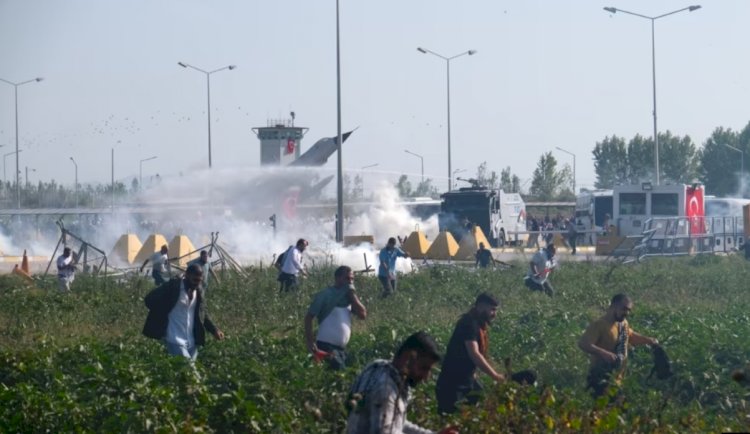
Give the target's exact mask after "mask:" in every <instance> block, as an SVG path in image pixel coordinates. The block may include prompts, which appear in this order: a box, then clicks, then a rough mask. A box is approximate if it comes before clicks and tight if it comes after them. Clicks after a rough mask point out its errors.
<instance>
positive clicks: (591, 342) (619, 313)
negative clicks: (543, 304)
mask: <svg viewBox="0 0 750 434" xmlns="http://www.w3.org/2000/svg"><path fill="white" fill-rule="evenodd" d="M632 310H633V302H632V301H631V300H630V297H628V296H627V295H625V294H617V295H615V296H614V297H612V300H611V301H610V304H609V307H608V308H607V312H606V313H605V314H604V316H602V317H601V318H599V319H598V320H596V321H594V322H592V323H591V324H589V326H588V327H586V331H585V332H584V333H583V336H581V339H580V340H579V341H578V347H579V348H580V349H581V350H582V351H584V352H585V353H587V354H588V355H589V357H590V359H591V365H590V367H589V374H588V377H587V379H586V381H587V386H586V388H587V389H591V391H592V394H593V395H594V397H597V396H601V395H603V394H605V393H606V392H607V388H608V387H609V384H610V381H612V380H614V382H615V383H618V384H619V383H620V381H621V380H622V377H623V375H624V371H625V365H626V364H627V359H628V346H635V345H656V344H658V342H657V340H656V339H654V338H651V337H648V336H643V335H640V334H638V333H636V332H634V331H633V329H631V328H630V325H629V324H628V320H627V317H628V315H630V312H632Z"/></svg>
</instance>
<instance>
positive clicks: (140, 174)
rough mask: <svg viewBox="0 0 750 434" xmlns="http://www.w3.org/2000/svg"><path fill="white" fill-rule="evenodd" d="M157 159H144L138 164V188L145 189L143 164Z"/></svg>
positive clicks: (154, 157)
mask: <svg viewBox="0 0 750 434" xmlns="http://www.w3.org/2000/svg"><path fill="white" fill-rule="evenodd" d="M154 159H156V156H155V155H154V156H153V157H148V158H144V159H143V160H141V161H140V163H138V187H139V188H140V189H143V162H144V161H150V160H154Z"/></svg>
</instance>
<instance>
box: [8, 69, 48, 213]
mask: <svg viewBox="0 0 750 434" xmlns="http://www.w3.org/2000/svg"><path fill="white" fill-rule="evenodd" d="M42 80H44V78H42V77H37V78H32V79H31V80H26V81H22V82H20V83H14V82H12V81H8V80H5V79H4V78H0V81H2V82H3V83H8V84H9V85H11V86H13V94H14V98H15V112H16V207H17V208H21V175H20V173H21V171H20V170H19V168H18V166H19V164H18V153H19V151H18V86H23V85H24V84H27V83H33V82H35V81H36V82H39V81H42Z"/></svg>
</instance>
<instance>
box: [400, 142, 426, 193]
mask: <svg viewBox="0 0 750 434" xmlns="http://www.w3.org/2000/svg"><path fill="white" fill-rule="evenodd" d="M404 152H406V153H407V154H411V155H413V156H415V157H417V158H419V161H420V163H421V164H422V183H423V184H424V157H422V156H421V155H419V154H417V153H415V152H411V151H410V150H408V149H404Z"/></svg>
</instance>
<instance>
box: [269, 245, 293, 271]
mask: <svg viewBox="0 0 750 434" xmlns="http://www.w3.org/2000/svg"><path fill="white" fill-rule="evenodd" d="M291 248H292V246H289V248H288V249H286V250H284V251H283V252H281V253H279V254H278V255H277V256H276V262H274V263H273V266H274V267H276V269H277V270H279V271H281V267H283V266H284V259H286V252H288V251H289V249H291Z"/></svg>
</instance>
